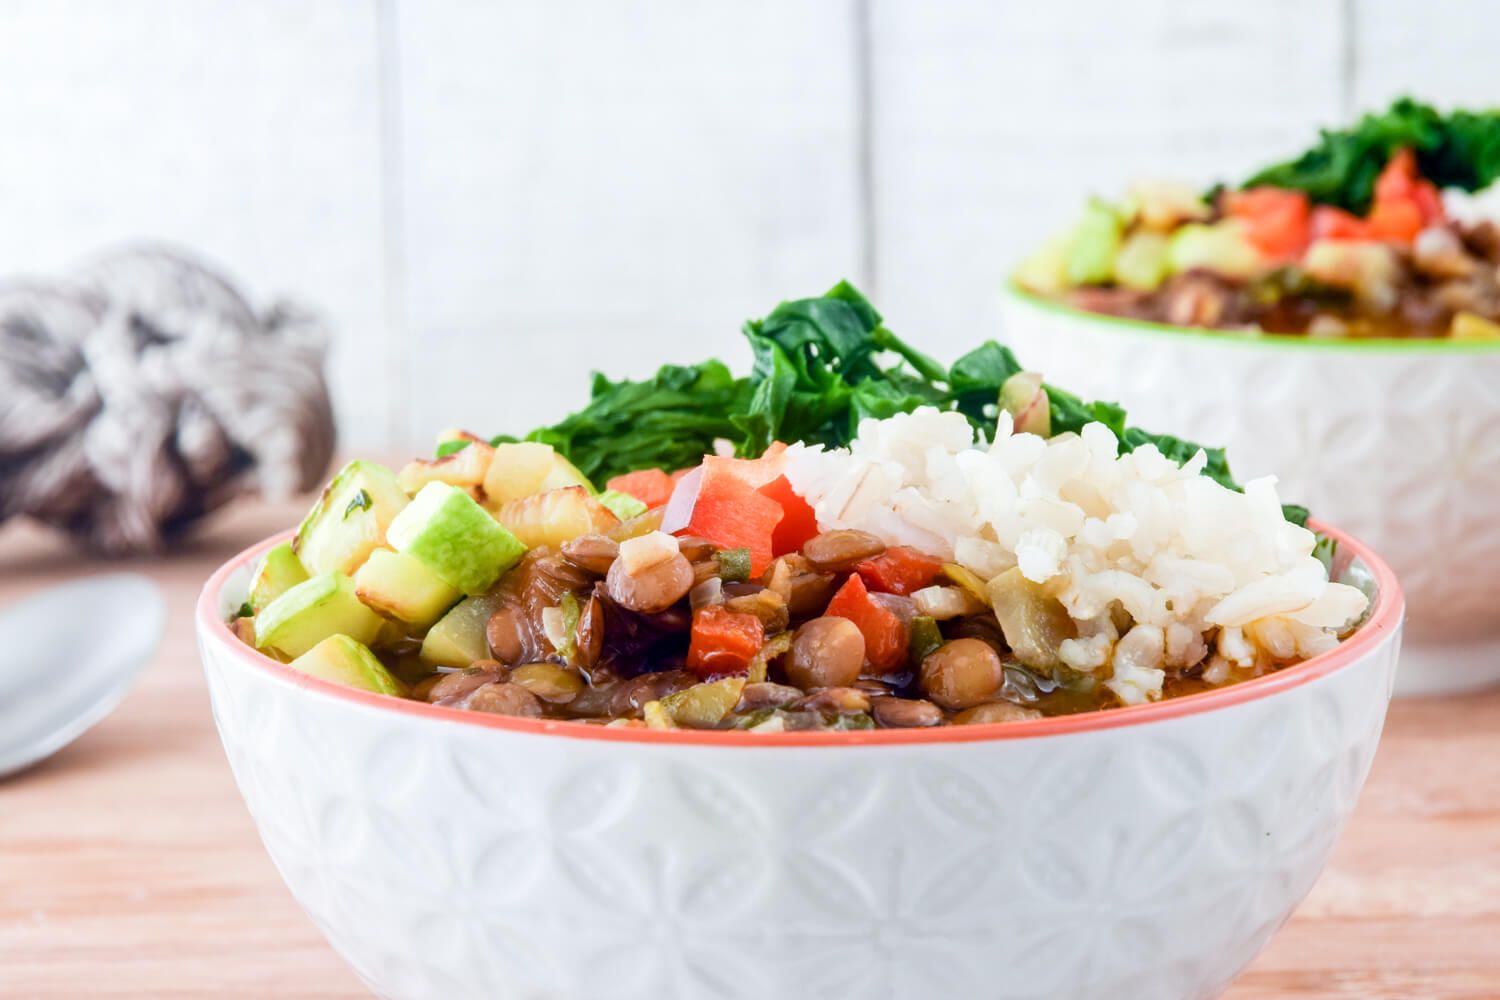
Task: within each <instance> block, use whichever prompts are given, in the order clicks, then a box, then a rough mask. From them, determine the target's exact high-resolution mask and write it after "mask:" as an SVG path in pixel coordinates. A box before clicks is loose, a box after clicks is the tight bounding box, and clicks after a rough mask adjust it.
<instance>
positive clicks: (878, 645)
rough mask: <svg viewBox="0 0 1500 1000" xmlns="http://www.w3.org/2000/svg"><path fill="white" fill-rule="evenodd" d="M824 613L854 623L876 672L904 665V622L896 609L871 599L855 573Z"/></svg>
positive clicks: (905, 632) (905, 640) (905, 631)
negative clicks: (862, 638)
mask: <svg viewBox="0 0 1500 1000" xmlns="http://www.w3.org/2000/svg"><path fill="white" fill-rule="evenodd" d="M824 614H826V615H830V616H832V617H834V618H847V619H849V620H850V621H851V622H853V623H854V625H855V627H856V628H858V629H859V631H860V634H861V635H863V636H864V637H865V659H867V660H869V661H870V666H872V667H874V668H875V669H876V670H877V671H880V672H882V673H885V672H889V671H893V670H899V669H900V668H901V667H902V666H904V665H905V664H906V645H907V629H906V623H905V622H903V621H902V620H901V618H900V616H898V615H897V614H896V612H894V611H892V610H891V609H890V608H887V607H885V606H883V605H881V604H880V603H879V602H877V601H875V600H872V599H871V597H870V591H869V590H868V589H867V588H866V587H865V581H864V580H863V579H861V578H860V575H859V574H858V573H854V574H851V575H850V577H849V579H848V580H847V581H845V582H844V585H843V586H842V587H840V588H839V592H838V593H836V594H834V595H833V600H831V601H829V602H828V610H827V611H825V612H824Z"/></svg>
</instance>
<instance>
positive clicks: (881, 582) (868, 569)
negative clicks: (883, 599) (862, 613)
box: [854, 545, 943, 597]
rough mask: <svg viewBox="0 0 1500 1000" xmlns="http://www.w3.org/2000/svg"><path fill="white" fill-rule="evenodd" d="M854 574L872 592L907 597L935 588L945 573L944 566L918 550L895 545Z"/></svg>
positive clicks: (936, 559)
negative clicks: (939, 577) (937, 580)
mask: <svg viewBox="0 0 1500 1000" xmlns="http://www.w3.org/2000/svg"><path fill="white" fill-rule="evenodd" d="M854 571H855V572H856V573H858V574H859V575H860V578H861V579H863V580H864V582H865V586H866V587H868V588H869V589H870V590H874V591H878V592H880V593H883V594H900V595H902V596H903V597H905V596H909V595H911V594H913V593H915V592H916V591H918V590H921V589H922V588H923V587H930V586H932V582H933V581H934V580H936V579H937V577H938V574H939V573H941V572H942V571H943V563H942V560H940V559H938V558H936V557H934V556H929V555H927V554H926V553H923V552H918V551H917V550H916V549H913V548H910V547H908V546H905V545H896V546H893V547H891V548H888V549H886V550H885V552H884V553H882V554H881V555H878V556H876V557H875V558H874V559H866V560H865V561H864V562H862V563H860V564H859V565H858V566H856V567H855V568H854Z"/></svg>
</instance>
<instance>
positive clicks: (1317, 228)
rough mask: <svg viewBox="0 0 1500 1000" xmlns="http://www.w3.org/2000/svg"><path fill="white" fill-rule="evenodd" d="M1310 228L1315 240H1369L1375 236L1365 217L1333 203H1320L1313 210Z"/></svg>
mask: <svg viewBox="0 0 1500 1000" xmlns="http://www.w3.org/2000/svg"><path fill="white" fill-rule="evenodd" d="M1309 229H1310V230H1311V235H1312V238H1313V239H1314V240H1368V239H1373V238H1374V237H1373V236H1372V235H1371V234H1370V227H1369V225H1368V224H1367V223H1366V222H1365V220H1364V219H1361V218H1360V217H1359V216H1357V215H1353V214H1351V213H1349V212H1346V211H1344V210H1343V209H1342V208H1334V207H1333V206H1332V205H1319V206H1318V207H1316V208H1314V209H1313V210H1312V218H1311V223H1310V225H1309Z"/></svg>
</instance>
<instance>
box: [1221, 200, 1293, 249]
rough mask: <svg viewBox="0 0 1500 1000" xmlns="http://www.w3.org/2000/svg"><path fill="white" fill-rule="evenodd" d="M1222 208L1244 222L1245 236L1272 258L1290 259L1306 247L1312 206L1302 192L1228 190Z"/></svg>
mask: <svg viewBox="0 0 1500 1000" xmlns="http://www.w3.org/2000/svg"><path fill="white" fill-rule="evenodd" d="M1224 211H1225V212H1226V213H1227V214H1228V215H1230V216H1232V217H1233V218H1236V219H1242V220H1244V223H1245V237H1246V239H1248V240H1249V241H1250V243H1251V245H1253V246H1254V247H1255V248H1256V249H1257V250H1259V251H1260V252H1261V253H1263V254H1265V255H1266V256H1267V257H1270V258H1272V259H1273V260H1289V259H1291V258H1293V257H1297V256H1298V255H1300V254H1301V253H1302V251H1303V250H1305V249H1307V243H1308V236H1309V232H1308V219H1309V214H1310V211H1311V205H1310V204H1309V203H1308V200H1307V195H1306V194H1304V193H1303V192H1301V191H1290V190H1287V189H1285V188H1276V187H1257V188H1250V189H1249V190H1248V191H1230V192H1228V193H1227V194H1225V196H1224Z"/></svg>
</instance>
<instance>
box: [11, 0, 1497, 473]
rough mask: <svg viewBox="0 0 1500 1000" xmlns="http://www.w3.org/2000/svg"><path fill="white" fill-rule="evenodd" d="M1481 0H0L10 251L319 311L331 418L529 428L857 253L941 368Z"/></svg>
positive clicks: (1427, 57) (1462, 93)
mask: <svg viewBox="0 0 1500 1000" xmlns="http://www.w3.org/2000/svg"><path fill="white" fill-rule="evenodd" d="M1496 38H1500V4H1497V3H1494V2H1492V0H1425V2H1422V3H1415V2H1411V0H1257V2H1250V0H1050V2H1047V3H1038V2H1032V0H1016V2H1000V0H993V2H990V0H761V2H757V3H744V2H743V0H613V2H612V0H554V2H546V0H532V2H520V0H509V2H491V3H481V2H477V0H474V2H462V0H319V2H307V0H255V2H250V3H247V2H241V0H135V2H111V0H0V94H4V95H5V96H4V99H3V100H0V275H9V274H14V273H18V272H38V271H40V272H46V271H56V270H60V269H63V268H65V267H66V266H67V265H68V264H69V263H71V262H72V261H74V260H76V259H78V258H79V257H81V256H83V255H86V254H87V253H89V252H91V251H93V250H96V249H98V248H100V247H101V246H104V245H107V244H110V243H114V242H117V241H121V240H126V239H130V238H135V237H154V238H161V239H167V240H172V241H175V242H180V243H184V244H187V245H190V246H192V247H195V248H197V249H199V250H201V251H203V252H204V253H206V254H208V255H209V256H211V257H213V258H216V259H217V260H219V261H221V262H223V263H224V264H225V265H226V266H228V267H229V268H230V269H231V270H232V271H234V272H235V273H237V274H238V275H240V276H241V277H242V278H243V279H244V281H245V283H246V285H247V288H248V290H249V291H250V292H251V293H252V294H253V295H254V296H255V297H257V298H260V299H262V300H264V299H267V298H269V297H270V296H272V295H273V294H278V293H282V292H293V293H296V294H298V295H300V296H303V297H305V298H307V299H310V300H312V301H314V302H317V303H319V304H321V305H322V306H323V307H324V308H325V310H326V311H327V313H328V314H329V316H330V318H331V319H332V321H333V323H334V324H335V327H336V329H337V333H338V339H337V342H336V344H335V348H334V353H333V358H332V369H333V378H334V384H335V390H336V394H337V398H338V403H339V410H340V416H341V418H342V429H343V434H344V440H345V443H346V444H347V445H349V446H352V447H366V448H388V447H399V448H406V447H415V446H418V445H420V444H421V443H422V442H425V441H426V440H427V439H428V438H429V436H430V434H431V432H432V431H434V430H436V429H437V428H439V427H441V426H447V425H452V424H463V425H468V426H471V427H473V428H474V429H476V430H481V431H485V432H493V431H498V430H509V431H522V430H525V429H527V428H529V427H531V426H532V425H534V424H536V423H538V422H541V421H544V420H550V419H553V418H555V417H557V416H560V415H561V414H562V413H564V412H566V410H568V409H570V408H572V407H574V406H576V405H577V404H579V403H580V402H581V401H582V400H583V398H584V395H585V392H586V386H587V374H586V373H587V370H588V369H590V368H593V367H601V368H604V369H606V370H608V371H610V372H611V373H631V374H644V373H646V372H648V371H650V370H651V369H652V368H654V367H655V366H656V364H658V363H659V362H660V361H662V360H678V361H693V360H698V359H700V358H702V357H704V356H706V355H708V354H712V353H717V354H721V355H723V356H724V357H725V358H726V360H730V361H731V362H733V363H736V364H743V363H744V362H745V360H746V359H745V355H744V352H743V351H742V349H741V347H740V344H739V341H738V334H737V329H738V325H739V323H740V321H741V320H743V319H744V318H746V317H748V316H751V315H759V314H761V313H763V312H764V311H765V310H767V309H769V308H770V307H771V306H772V305H774V304H775V302H776V301H777V300H778V299H781V298H786V297H794V296H799V295H806V294H813V293H816V292H819V291H821V290H823V289H824V288H825V287H826V286H827V285H829V284H831V283H832V282H833V281H834V280H836V279H837V278H839V277H849V278H851V279H853V280H854V281H856V282H857V283H860V284H861V285H863V286H864V287H865V289H866V291H868V292H869V293H870V294H871V296H872V298H873V299H874V300H875V302H876V303H877V305H879V306H880V307H881V308H882V310H883V311H884V312H885V313H886V315H887V317H888V320H889V321H890V323H891V325H892V326H893V327H894V328H896V329H898V330H899V331H901V332H903V333H904V334H907V335H909V336H911V337H913V338H914V339H916V340H918V341H919V342H920V343H922V344H924V346H926V347H927V348H928V349H929V350H930V351H931V352H932V353H934V354H937V355H939V356H940V357H945V358H946V357H951V356H953V355H954V354H956V353H958V352H959V351H961V350H964V349H966V348H967V347H969V346H971V345H972V344H974V343H975V342H977V341H978V340H980V339H982V338H983V337H985V336H989V335H991V334H992V333H994V332H995V331H994V323H995V318H994V317H995V312H996V309H995V303H994V292H995V287H996V285H997V282H998V281H999V278H1000V275H1001V274H1002V273H1003V272H1004V271H1005V270H1006V269H1007V267H1008V266H1009V265H1010V264H1012V263H1013V262H1014V261H1015V260H1016V259H1017V257H1018V256H1019V255H1020V254H1022V253H1023V252H1024V251H1025V250H1026V249H1027V248H1028V247H1029V246H1031V245H1033V244H1034V243H1035V242H1036V241H1037V240H1038V239H1040V238H1041V237H1042V236H1043V235H1045V234H1046V233H1047V232H1048V231H1049V230H1051V229H1053V228H1056V227H1057V226H1058V225H1060V224H1062V223H1063V222H1064V221H1066V219H1067V218H1068V216H1069V215H1070V213H1072V212H1074V211H1076V209H1077V206H1078V204H1079V201H1080V199H1081V198H1082V197H1083V196H1084V195H1085V194H1086V193H1087V192H1089V191H1090V190H1097V191H1100V192H1105V193H1111V192H1115V191H1118V190H1119V189H1120V188H1121V187H1122V186H1123V185H1124V184H1125V183H1126V182H1127V181H1128V180H1129V179H1130V178H1131V177H1132V176H1135V175H1138V174H1141V173H1148V174H1167V175H1182V176H1185V177H1189V178H1192V179H1200V180H1209V179H1213V178H1215V177H1218V176H1229V177H1235V176H1240V175H1242V174H1243V173H1245V172H1246V171H1247V170H1249V169H1250V168H1252V167H1254V166H1256V165H1259V164H1261V163H1263V162H1265V161H1267V160H1268V159H1270V158H1273V157H1279V156H1281V155H1284V154H1288V153H1291V152H1294V151H1296V150H1297V149H1299V148H1300V147H1301V146H1303V145H1305V144H1306V142H1307V141H1309V140H1310V139H1311V137H1312V134H1313V129H1314V127H1315V126H1316V125H1318V124H1336V123H1339V122H1341V121H1343V120H1345V119H1347V118H1348V117H1349V116H1350V115H1351V114H1353V113H1355V112H1356V111H1358V110H1363V109H1366V108H1371V107H1375V106H1378V105H1381V104H1383V103H1384V102H1386V101H1387V100H1388V99H1389V98H1391V97H1392V96H1394V95H1396V94H1400V93H1405V92H1410V93H1412V94H1415V95H1418V96H1422V97H1426V98H1429V99H1431V100H1434V101H1436V102H1438V103H1440V104H1447V105H1452V104H1467V105H1494V104H1500V74H1496V73H1495V72H1494V71H1493V68H1492V62H1493V55H1492V52H1493V48H1494V40H1495V39H1496Z"/></svg>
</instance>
